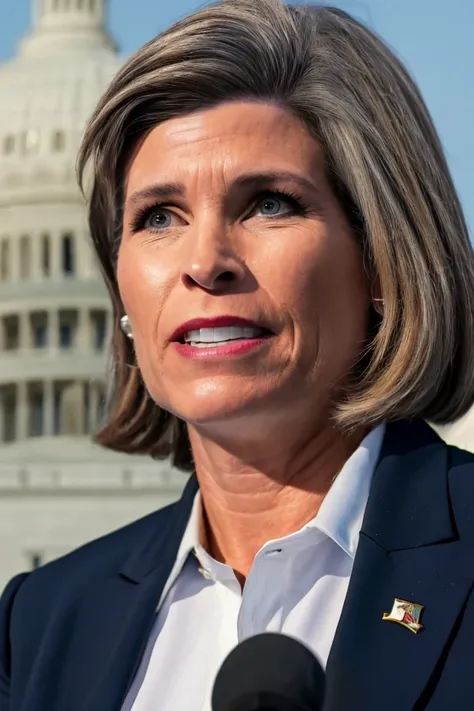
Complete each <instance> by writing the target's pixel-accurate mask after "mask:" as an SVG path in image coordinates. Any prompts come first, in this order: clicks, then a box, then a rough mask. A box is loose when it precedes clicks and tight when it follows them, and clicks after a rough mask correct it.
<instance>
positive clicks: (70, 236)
mask: <svg viewBox="0 0 474 711" xmlns="http://www.w3.org/2000/svg"><path fill="white" fill-rule="evenodd" d="M32 9H33V16H34V20H33V23H32V28H31V30H30V32H29V33H28V35H27V36H26V37H25V38H24V39H23V40H22V41H21V42H20V45H19V51H18V54H17V56H15V57H14V58H13V59H11V60H10V61H8V62H5V63H4V64H3V65H1V66H0V96H1V102H0V443H3V444H8V443H15V442H16V443H18V444H19V445H20V444H21V443H22V442H24V440H26V439H28V438H31V437H41V436H48V437H50V436H55V435H67V436H71V435H76V436H81V435H86V434H87V433H89V432H90V431H93V430H94V428H95V427H96V425H97V420H98V417H99V414H100V408H101V403H102V401H103V378H104V372H105V353H104V350H105V344H106V343H107V340H108V335H109V333H110V327H111V324H110V306H109V298H108V295H107V293H106V290H105V287H104V285H103V283H102V279H101V277H100V276H99V274H98V270H97V267H96V264H95V260H94V257H93V253H92V250H91V248H90V245H89V237H88V230H87V224H86V210H85V205H84V200H83V197H82V196H81V193H80V191H79V189H78V186H77V182H76V174H75V162H76V155H77V149H78V146H79V143H80V140H81V136H82V132H83V130H84V127H85V124H86V122H87V119H88V118H89V116H90V115H91V113H92V111H93V109H94V106H95V104H96V103H97V101H98V99H99V97H100V95H101V94H102V93H103V91H104V89H105V88H106V86H107V85H108V83H109V81H110V79H111V78H112V76H113V75H114V74H115V72H116V71H117V69H118V68H119V66H120V59H119V56H118V54H117V48H116V45H115V43H114V41H113V40H112V38H111V37H110V35H109V34H108V32H107V30H106V24H105V11H106V2H105V0H36V1H35V2H34V3H33V8H32Z"/></svg>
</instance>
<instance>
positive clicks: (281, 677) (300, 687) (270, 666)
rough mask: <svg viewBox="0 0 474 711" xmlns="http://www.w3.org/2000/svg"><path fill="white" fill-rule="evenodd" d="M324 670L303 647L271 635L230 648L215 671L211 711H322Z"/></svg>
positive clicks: (265, 633)
mask: <svg viewBox="0 0 474 711" xmlns="http://www.w3.org/2000/svg"><path fill="white" fill-rule="evenodd" d="M323 701H324V671H323V669H322V667H321V664H320V663H319V662H318V660H317V659H316V657H315V656H314V655H313V654H312V652H310V651H309V649H308V648H307V647H305V646H304V645H303V644H301V643H300V642H298V641H297V640H296V639H294V638H292V637H287V636H286V635H283V634H276V633H273V632H264V633H263V634H258V635H255V636H254V637H249V638H248V639H246V640H244V641H243V642H241V643H240V644H238V645H237V647H235V649H233V650H232V652H230V654H229V655H228V656H227V657H226V659H225V660H224V662H223V664H222V666H221V668H220V669H219V672H218V673H217V676H216V680H215V682H214V688H213V691H212V704H211V705H212V711H321V709H322V707H323Z"/></svg>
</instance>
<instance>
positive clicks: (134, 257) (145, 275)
mask: <svg viewBox="0 0 474 711" xmlns="http://www.w3.org/2000/svg"><path fill="white" fill-rule="evenodd" d="M169 280H170V279H169V273H168V271H167V269H166V267H165V266H161V260H159V259H156V257H154V255H153V254H150V251H149V250H148V254H147V250H145V249H143V248H142V247H141V246H140V245H137V246H136V247H135V246H133V247H132V246H131V245H130V244H124V245H122V246H121V247H120V249H119V254H118V260H117V282H118V286H119V290H120V296H121V299H122V303H123V305H124V309H125V312H126V313H127V314H128V316H129V318H130V321H131V322H132V324H133V327H134V331H138V332H144V333H150V330H149V328H150V322H152V323H153V322H157V321H158V320H159V317H160V314H161V310H162V308H163V303H164V300H165V298H166V294H167V291H168V289H169V286H168V285H169ZM153 330H154V329H153Z"/></svg>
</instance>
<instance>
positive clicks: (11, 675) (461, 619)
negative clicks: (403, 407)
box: [0, 421, 474, 711]
mask: <svg viewBox="0 0 474 711" xmlns="http://www.w3.org/2000/svg"><path fill="white" fill-rule="evenodd" d="M196 489H197V483H196V479H195V477H194V476H193V477H191V479H190V481H189V483H188V485H187V486H186V489H185V491H184V494H183V496H182V498H181V500H180V501H179V502H178V503H176V504H173V505H172V506H168V507H167V508H166V509H163V510H161V511H157V512H156V513H153V514H151V515H150V516H147V517H146V518H144V519H141V520H140V521H137V522H135V523H133V524H131V525H129V526H127V527H125V528H123V529H121V530H119V531H116V532H114V533H112V534H110V535H108V536H105V537H104V538H101V539H99V540H97V541H94V542H92V543H89V544H88V545H86V546H84V547H82V548H80V549H79V550H76V551H74V552H73V553H71V554H69V555H67V556H65V557H63V558H61V559H59V560H57V561H55V562H53V563H50V564H48V565H46V566H45V567H44V568H40V569H39V570H37V571H35V572H32V573H29V574H23V575H19V576H17V577H16V578H14V579H13V580H12V581H11V582H10V584H9V585H8V587H7V589H6V591H5V593H4V596H3V598H2V602H1V606H0V711H120V708H121V705H122V702H123V701H124V698H125V696H126V693H127V690H128V688H129V686H130V684H131V682H132V679H133V677H134V673H135V671H136V669H137V666H138V664H139V661H140V657H141V655H142V653H143V650H144V647H145V644H146V642H147V638H148V636H149V633H150V631H151V628H152V625H153V620H154V616H155V610H156V606H157V602H158V599H159V597H160V593H161V591H162V589H163V586H164V585H165V582H166V580H167V578H168V575H169V573H170V570H171V567H172V565H173V561H174V559H175V556H176V553H177V550H178V546H179V543H180V540H181V537H182V534H183V531H184V528H185V526H186V522H187V520H188V516H189V513H190V509H191V504H192V500H193V497H194V494H195V492H196ZM473 584H474V456H473V455H471V454H468V453H467V452H464V451H461V450H458V449H456V448H454V447H448V446H447V445H445V444H444V443H443V442H442V441H441V440H440V439H439V438H438V436H437V435H436V434H435V433H434V432H433V431H432V430H431V429H430V428H429V427H428V425H426V424H424V423H422V422H416V421H415V422H412V423H408V422H398V423H392V424H389V425H388V426H387V431H386V435H385V439H384V442H383V446H382V452H381V455H380V459H379V463H378V466H377V468H376V471H375V474H374V478H373V483H372V487H371V492H370V496H369V501H368V505H367V510H366V515H365V519H364V523H363V526H362V532H361V536H360V543H359V547H358V550H357V555H356V558H355V562H354V569H353V573H352V576H351V580H350V584H349V589H348V593H347V598H346V601H345V604H344V608H343V612H342V616H341V619H340V622H339V625H338V628H337V632H336V636H335V640H334V644H333V647H332V649H331V654H330V656H329V660H328V665H327V689H328V695H327V711H380V710H381V709H383V711H447V710H448V709H456V711H460V710H461V709H474V595H473ZM394 598H401V599H403V600H406V601H408V602H412V603H417V604H419V605H423V606H424V609H423V611H422V616H421V618H420V621H421V623H422V625H423V627H424V629H423V630H421V631H420V632H419V633H418V634H413V633H412V632H411V631H410V630H409V629H407V628H406V627H403V626H401V625H398V624H395V623H393V622H389V621H386V620H383V619H382V616H383V613H384V612H390V610H391V608H392V605H393V602H394ZM177 662H179V660H177ZM159 706H160V703H159V699H157V706H156V708H157V709H159ZM176 711H179V710H178V709H177V710H176Z"/></svg>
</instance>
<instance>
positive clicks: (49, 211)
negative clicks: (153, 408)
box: [0, 0, 186, 590]
mask: <svg viewBox="0 0 474 711" xmlns="http://www.w3.org/2000/svg"><path fill="white" fill-rule="evenodd" d="M106 4H107V3H106V0H32V16H33V21H32V26H31V30H30V31H29V33H28V35H27V36H26V37H25V38H24V39H23V40H22V41H21V42H20V44H19V47H18V52H17V55H16V56H15V57H14V58H12V59H11V60H10V61H7V62H4V63H3V64H0V590H1V589H2V588H3V586H4V585H5V584H6V582H7V580H8V579H9V578H10V577H12V576H13V575H14V574H15V573H17V572H19V571H21V570H25V569H30V568H36V567H38V566H39V565H41V564H42V563H45V562H47V561H49V560H52V559H53V558H56V557H58V556H60V555H63V554H64V553H66V552H67V551H69V550H72V549H73V548H75V547H77V546H79V545H81V544H82V543H84V542H85V541H87V540H91V539H92V538H96V537H98V536H100V535H103V534H105V533H107V532H108V531H110V530H113V529H114V528H118V527H120V526H122V525H124V524H125V523H127V522H128V521H131V520H133V519H137V518H140V517H141V516H144V515H146V514H147V513H149V512H150V511H153V510H155V509H157V508H160V507H161V506H165V505H167V504H169V503H170V502H171V501H173V500H174V499H176V498H177V496H179V494H180V491H181V489H182V487H183V484H184V481H185V480H186V477H185V475H184V474H181V475H180V474H179V472H176V471H175V470H173V469H172V468H171V466H170V463H169V462H167V461H165V462H156V461H153V460H152V459H150V458H148V457H139V456H130V455H125V454H119V453H117V452H112V451H110V450H106V449H102V448H100V447H99V446H98V445H95V444H93V442H92V438H91V436H90V434H91V433H92V432H94V430H96V428H97V424H98V422H99V419H100V417H101V411H102V404H103V400H104V378H105V373H106V359H107V353H106V349H107V343H108V341H109V336H110V331H111V309H110V300H109V296H108V294H107V292H106V289H105V286H104V284H103V282H102V278H101V277H100V275H99V272H98V269H97V266H96V263H95V259H94V257H93V253H92V249H91V247H90V238H89V233H88V228H87V215H86V212H87V211H86V205H85V203H84V199H83V197H82V195H81V193H80V191H79V188H78V186H77V182H76V173H75V164H76V155H77V149H78V146H79V143H80V140H81V136H82V133H83V131H84V127H85V124H86V122H87V120H88V118H89V116H90V115H91V113H92V111H93V110H94V107H95V105H96V103H97V101H98V99H99V97H100V95H101V94H102V93H103V91H104V90H105V88H106V86H107V85H108V83H109V81H110V79H111V78H112V77H113V75H114V74H115V72H116V71H117V69H118V68H119V66H120V64H121V59H120V57H119V55H118V53H117V48H116V45H115V43H114V41H113V39H112V38H111V36H110V34H109V33H108V32H107V29H106V9H107V8H106Z"/></svg>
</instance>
